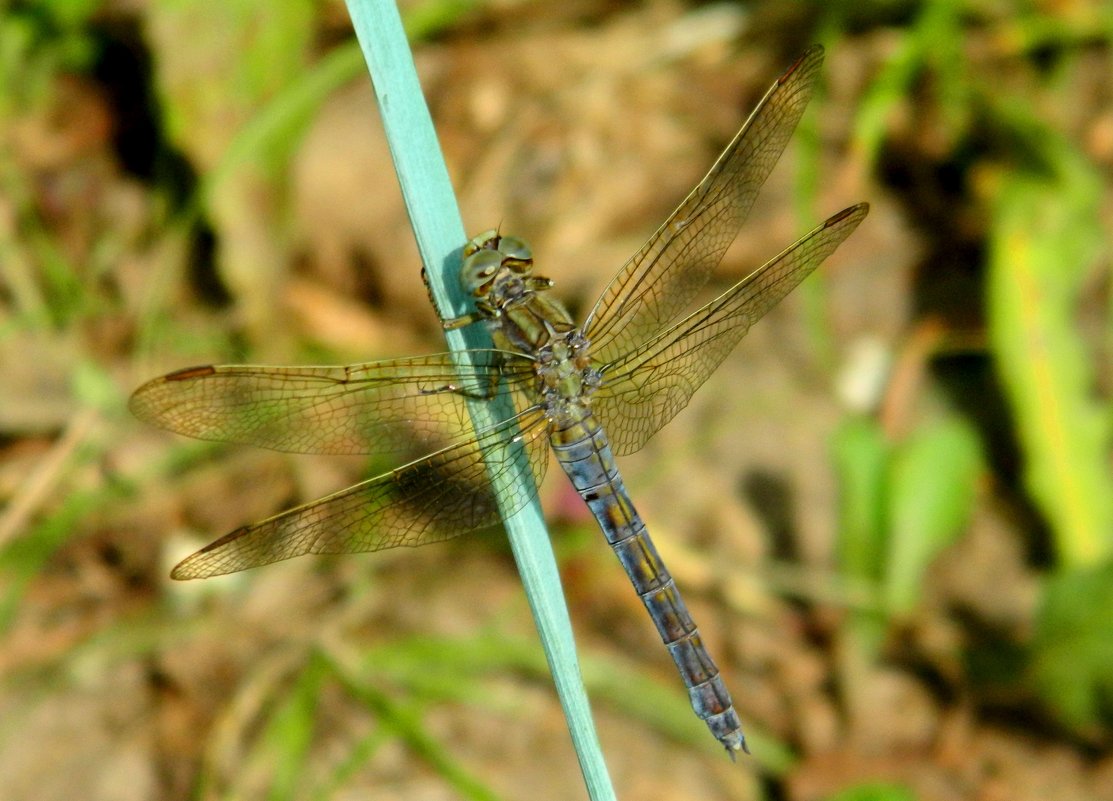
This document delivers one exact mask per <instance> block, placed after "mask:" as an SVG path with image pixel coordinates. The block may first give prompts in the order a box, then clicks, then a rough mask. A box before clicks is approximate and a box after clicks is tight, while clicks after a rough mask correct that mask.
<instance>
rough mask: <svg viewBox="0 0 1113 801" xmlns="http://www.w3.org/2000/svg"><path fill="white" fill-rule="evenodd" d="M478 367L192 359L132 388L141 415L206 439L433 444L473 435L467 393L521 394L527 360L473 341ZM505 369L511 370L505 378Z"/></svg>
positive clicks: (434, 358) (344, 448) (417, 449)
mask: <svg viewBox="0 0 1113 801" xmlns="http://www.w3.org/2000/svg"><path fill="white" fill-rule="evenodd" d="M471 355H472V357H473V359H474V361H475V362H476V363H477V366H475V367H468V368H459V367H457V366H456V360H455V359H454V358H453V355H452V354H450V353H438V354H433V355H429V356H418V357H413V358H406V359H390V360H385V361H378V362H368V363H366V364H354V365H349V366H347V367H262V366H251V365H222V366H207V367H191V368H188V369H186V370H178V371H177V372H174V373H170V374H169V375H166V376H163V377H161V378H156V379H154V380H153V381H149V382H147V383H146V384H144V385H143V386H141V387H140V388H139V389H137V390H136V391H135V394H133V395H132V396H131V400H130V402H129V407H130V408H131V411H132V413H133V414H135V416H136V417H138V418H139V419H140V420H144V421H146V422H149V423H153V424H155V425H157V426H160V427H162V428H165V429H168V430H170V431H174V432H177V433H179V434H185V435H186V436H190V437H195V438H197V439H205V440H215V441H220V442H236V443H242V444H248V445H257V446H259V447H263V448H270V449H272V450H279V451H287V452H292V453H328V454H368V453H399V452H402V453H405V454H408V455H409V456H410V457H413V456H417V455H420V454H423V453H428V452H430V451H433V450H437V449H440V448H443V447H445V446H446V445H447V444H449V443H451V442H454V441H458V440H461V439H466V438H468V437H471V436H473V432H472V430H471V422H470V419H469V417H468V411H467V405H466V401H467V398H468V396H469V395H470V396H472V397H484V398H490V399H493V398H495V397H497V396H499V395H502V394H505V393H508V392H509V393H513V394H515V395H516V396H517V398H518V402H519V405H518V409H519V410H520V411H524V409H525V408H527V407H528V406H529V405H530V404H529V402H528V401H525V400H523V398H524V397H525V396H524V395H523V393H524V392H527V391H528V386H529V378H530V375H531V368H530V363H529V361H528V360H526V359H524V358H522V357H520V356H515V355H514V354H508V353H502V352H500V351H494V350H489V351H488V350H477V351H471ZM500 379H506V380H505V381H502V380H500Z"/></svg>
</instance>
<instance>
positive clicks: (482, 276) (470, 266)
mask: <svg viewBox="0 0 1113 801" xmlns="http://www.w3.org/2000/svg"><path fill="white" fill-rule="evenodd" d="M502 259H503V255H502V254H501V253H499V252H498V251H497V250H480V251H478V252H476V253H473V254H471V255H470V256H468V257H467V258H466V259H464V266H463V267H462V268H461V269H460V283H461V284H462V285H463V287H464V290H465V291H466V292H469V293H471V292H474V291H475V290H477V289H479V288H481V287H482V286H483V285H484V284H486V283H487V282H488V281H490V280H491V278H492V277H493V276H494V274H495V272H496V271H497V270H498V269H499V267H500V266H502Z"/></svg>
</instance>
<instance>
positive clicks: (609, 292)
mask: <svg viewBox="0 0 1113 801" xmlns="http://www.w3.org/2000/svg"><path fill="white" fill-rule="evenodd" d="M822 63H823V48H822V47H820V46H819V45H816V46H814V47H812V48H810V49H809V50H808V51H807V52H805V53H804V55H803V56H801V57H800V59H799V60H798V61H797V62H796V63H795V64H793V65H792V67H791V68H789V70H788V71H787V72H786V73H785V74H784V75H782V76H781V77H780V79H779V80H778V81H777V82H776V83H775V84H773V86H772V87H770V89H769V91H768V92H766V93H765V96H764V97H763V98H762V99H761V102H760V103H758V105H757V108H755V109H754V111H753V113H752V114H750V117H749V119H747V120H746V123H745V125H743V126H742V129H741V130H740V131H739V132H738V133H737V135H735V137H734V140H733V141H732V142H731V143H730V144H729V145H728V146H727V148H726V150H725V151H723V154H722V155H721V156H719V159H718V160H717V161H716V162H715V165H714V166H713V167H712V168H711V170H710V172H708V173H707V175H706V177H704V179H703V180H702V181H701V182H700V183H699V185H698V186H697V187H696V188H695V189H693V190H692V192H691V194H689V195H688V197H687V198H685V200H684V202H683V203H681V204H680V206H679V208H677V209H676V211H674V212H673V213H672V215H671V216H670V217H669V218H668V220H666V221H665V223H664V224H663V225H662V226H661V227H660V228H659V229H658V230H657V232H656V233H655V234H653V236H651V237H650V238H649V241H648V242H646V243H645V244H644V245H643V246H642V248H641V250H639V251H638V252H637V253H635V254H634V256H633V257H632V258H631V259H630V260H629V261H628V262H627V263H626V265H625V266H624V267H623V268H622V269H621V270H619V272H618V274H617V275H616V276H615V277H614V278H613V279H612V280H611V283H610V285H608V287H607V289H606V291H604V292H603V295H602V297H600V298H599V301H598V302H597V303H596V304H595V308H594V309H592V311H591V314H590V315H588V318H587V322H586V323H585V325H584V333H585V334H586V336H587V338H588V340H589V341H590V342H591V343H592V350H593V352H594V354H595V356H596V358H597V359H599V360H600V361H602V362H604V363H606V362H610V361H614V360H615V359H617V358H619V357H621V356H622V355H623V354H625V353H626V352H627V351H630V350H633V349H635V348H637V347H638V346H640V345H641V344H642V343H643V342H645V341H646V340H647V339H649V338H650V337H652V336H653V335H655V334H657V333H658V332H660V331H661V329H662V328H664V327H665V326H667V325H668V324H669V323H670V322H671V321H672V320H673V318H675V317H676V315H678V314H679V313H680V312H682V311H683V310H684V309H685V308H686V307H687V305H688V303H689V302H690V301H691V300H692V298H694V297H695V295H696V293H698V292H699V291H700V289H702V288H703V286H704V284H706V283H707V279H708V277H709V276H710V274H711V271H712V270H713V269H714V268H715V266H716V265H717V264H718V263H719V261H720V260H722V258H723V254H724V253H725V252H726V250H727V247H728V246H729V245H730V243H731V242H732V241H734V237H735V236H736V234H737V233H738V229H739V228H740V227H741V226H742V223H743V222H744V221H745V219H746V216H747V215H748V214H749V213H750V208H751V206H753V203H754V198H755V197H756V196H757V193H758V190H759V189H760V188H761V185H762V184H764V183H765V179H766V178H767V177H768V176H769V173H770V172H771V171H772V169H773V165H775V164H776V163H777V159H779V158H780V156H781V152H782V151H783V150H784V148H785V145H786V144H787V143H788V140H789V138H790V137H791V136H792V132H793V130H794V129H795V128H796V124H797V123H798V122H799V121H800V117H801V116H802V115H803V113H804V107H805V106H807V104H808V100H809V99H810V98H811V96H812V90H813V88H814V86H815V82H816V77H817V75H818V73H819V68H820V65H821V64H822Z"/></svg>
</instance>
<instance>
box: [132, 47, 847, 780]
mask: <svg viewBox="0 0 1113 801" xmlns="http://www.w3.org/2000/svg"><path fill="white" fill-rule="evenodd" d="M822 62H823V49H822V47H820V46H818V45H817V46H813V47H812V48H810V49H809V50H807V51H806V52H805V53H804V54H803V55H802V56H801V57H800V58H799V59H798V60H797V61H796V63H795V64H793V65H792V66H791V67H790V68H789V69H788V71H786V72H785V73H784V74H783V75H782V76H781V77H780V78H779V79H778V80H777V81H776V83H774V84H773V86H772V87H770V89H769V90H768V91H767V92H766V94H765V95H764V97H763V98H762V99H761V101H760V102H759V103H758V105H757V107H756V108H755V109H754V111H753V112H752V114H751V115H750V117H749V118H748V119H747V121H746V122H745V124H744V125H743V126H742V128H741V130H740V131H739V132H738V133H737V135H736V136H735V137H734V139H733V140H732V141H731V142H730V144H729V145H728V146H727V148H726V150H725V151H724V152H723V153H722V154H721V155H720V156H719V158H718V159H717V160H716V162H715V164H714V166H712V168H711V170H710V171H709V172H708V173H707V175H706V176H705V177H704V178H703V180H702V181H700V183H699V184H698V185H697V186H696V187H695V189H693V190H692V192H691V193H690V194H689V195H688V196H687V198H685V199H684V201H683V202H682V203H681V204H680V206H679V207H678V208H677V209H676V210H675V211H674V212H673V213H672V214H671V215H670V216H669V218H668V219H667V220H666V221H665V223H664V224H663V225H661V227H660V228H659V229H657V231H656V232H655V233H654V234H653V235H652V236H651V237H650V238H649V240H648V241H647V242H646V243H645V245H643V246H642V248H641V249H640V250H639V251H638V252H637V253H635V254H634V255H633V256H632V257H631V258H630V259H629V260H628V261H627V262H626V264H625V265H624V266H623V267H622V269H621V270H619V271H618V273H617V275H615V276H614V278H613V279H611V281H610V283H609V285H608V286H607V287H606V290H605V291H604V292H603V294H602V296H601V297H600V298H599V300H598V302H597V303H596V304H595V306H594V308H593V309H592V310H591V312H590V313H589V314H588V316H587V319H586V320H585V321H584V323H583V324H582V325H576V323H575V322H574V321H573V320H572V318H571V316H570V315H569V313H568V311H567V310H566V309H565V307H564V306H563V305H562V304H561V303H560V302H559V301H557V300H555V299H553V297H552V296H551V295H550V294H549V290H550V289H551V288H552V286H553V282H552V281H551V280H550V279H548V278H545V277H542V276H540V275H538V274H536V273H534V269H533V255H532V252H531V250H530V248H529V246H528V245H527V244H526V243H525V242H524V241H522V240H521V239H518V238H515V237H512V236H503V235H501V234H500V233H499V232H498V231H486V232H484V233H482V234H480V235H479V236H477V237H475V238H474V239H472V240H471V241H470V242H468V243H467V244H466V245H465V247H464V249H463V262H462V267H461V271H460V280H461V283H462V285H463V287H464V289H465V290H466V291H467V292H468V293H469V294H470V296H471V298H472V299H473V303H474V311H472V312H470V313H467V314H465V315H462V316H459V317H454V318H450V319H446V320H442V323H443V325H444V327H445V328H446V329H453V328H461V327H463V326H466V325H471V324H481V325H484V326H485V327H486V329H487V330H488V332H489V334H490V337H491V339H492V340H493V343H494V347H493V348H488V349H482V348H479V349H474V350H469V351H467V354H466V355H467V360H466V363H465V362H463V361H461V359H460V358H459V356H458V355H454V354H452V353H439V354H432V355H426V356H417V357H410V358H399V359H389V360H384V361H373V362H367V363H363V364H353V365H349V366H330V367H317V366H309V367H272V366H252V365H209V366H204V367H191V368H187V369H184V370H179V371H177V372H173V373H170V374H168V375H165V376H162V377H161V378H156V379H154V380H152V381H149V382H147V383H146V384H144V385H143V386H141V387H140V388H139V389H138V390H136V392H135V393H134V394H133V395H132V397H131V401H130V408H131V410H132V412H133V413H134V414H135V415H136V416H138V417H139V418H140V419H142V420H144V421H149V422H151V423H154V424H156V425H158V426H161V427H163V428H165V429H168V430H170V431H173V432H177V433H179V434H184V435H187V436H190V437H195V438H199V439H204V440H215V441H224V442H232V443H241V444H250V445H255V446H262V447H265V448H270V449H274V450H278V451H287V452H294V453H316V454H389V455H392V456H394V457H395V458H397V459H398V460H399V461H400V462H402V463H401V465H400V466H399V467H397V468H395V469H393V470H390V471H389V472H385V473H382V474H381V475H377V476H375V477H373V478H370V479H367V480H365V481H363V482H361V483H358V484H356V485H354V486H352V487H349V488H347V489H344V490H341V491H339V492H336V493H333V494H331V495H328V496H326V497H323V498H320V499H318V500H314V501H311V502H308V503H305V504H303V505H301V506H298V507H296V508H293V509H290V510H288V511H284V512H282V513H280V514H277V515H274V516H272V517H269V518H267V519H266V520H263V521H261V522H258V523H253V524H251V525H247V526H243V527H241V528H238V529H236V530H235V531H232V532H231V533H229V534H227V535H225V536H223V537H221V538H220V539H218V540H216V541H215V542H213V543H211V544H209V545H208V546H206V547H204V548H202V549H201V550H199V551H197V552H196V553H194V554H192V555H191V556H189V557H187V558H186V559H185V560H183V561H182V562H181V563H179V564H178V565H177V566H176V567H175V568H174V569H173V572H172V573H171V576H172V577H173V578H175V579H196V578H206V577H210V576H217V575H222V574H227V573H233V572H236V571H240V570H245V569H247V568H253V567H258V566H260V565H265V564H268V563H272V562H276V561H279V560H283V559H289V558H291V557H295V556H300V555H303V554H339V553H355V552H369V551H379V550H383V549H386V548H394V547H398V546H417V545H424V544H426V543H430V542H436V541H442V540H446V539H449V538H451V537H455V536H457V535H460V534H463V533H465V532H468V531H473V530H476V529H482V528H487V527H490V526H493V525H496V524H498V522H499V520H500V517H499V506H498V504H497V503H496V500H495V494H494V491H493V490H492V481H494V480H497V479H498V478H499V477H502V476H509V475H517V474H518V471H521V470H523V469H524V467H525V466H527V465H528V470H529V472H530V473H531V474H532V478H533V481H532V482H526V484H527V485H529V486H530V487H531V489H528V490H518V491H517V494H516V495H512V496H511V497H510V498H509V499H507V500H506V501H504V507H503V512H504V513H507V512H510V511H514V510H517V509H520V508H521V507H522V506H523V505H525V504H526V503H528V502H529V501H530V500H531V499H532V497H533V495H534V494H535V493H536V485H537V484H538V483H540V481H541V479H542V477H543V476H544V473H545V470H546V467H547V465H548V464H549V461H550V453H552V454H554V455H555V457H556V461H557V462H558V463H559V464H560V465H561V467H562V468H563V469H564V472H565V473H566V474H567V476H568V478H569V479H570V480H571V482H572V484H573V486H574V487H575V489H576V491H577V492H578V494H579V495H580V496H581V497H582V498H583V500H584V502H585V503H586V504H587V506H588V507H589V509H590V510H591V512H592V513H593V514H594V516H595V518H596V520H597V521H598V523H599V527H600V528H601V529H602V532H603V534H604V536H605V538H606V540H607V542H608V543H609V544H610V546H611V548H612V549H613V550H614V552H615V554H616V555H617V556H618V559H619V561H620V562H621V564H622V566H623V567H624V568H625V570H626V572H627V574H628V575H629V578H630V581H631V582H632V583H633V585H634V589H635V590H636V592H637V594H638V596H639V597H640V598H641V600H642V602H643V604H644V605H645V608H646V609H647V610H648V612H649V615H650V617H651V618H652V620H653V622H654V623H655V624H656V628H657V631H658V633H659V635H660V637H661V640H662V641H663V642H664V644H665V646H666V648H667V650H668V652H669V654H670V655H671V656H672V659H673V661H674V662H675V664H676V667H677V669H678V671H679V673H680V677H681V679H682V681H683V683H684V685H685V687H686V689H687V691H688V695H689V699H690V701H691V705H692V708H693V710H694V711H695V713H696V715H697V716H699V718H700V719H702V720H703V721H704V722H705V723H706V725H707V727H708V728H709V729H710V731H711V733H712V734H713V735H714V736H715V738H716V739H717V740H718V741H719V742H720V743H721V744H722V745H723V746H724V747H725V748H726V749H727V752H728V754H730V756H731V758H732V759H733V758H734V757H735V755H736V753H737V752H739V751H744V752H746V753H749V749H748V748H747V745H746V739H745V736H744V734H743V732H742V724H741V721H740V720H739V716H738V714H737V712H736V711H735V709H734V704H733V701H732V699H731V696H730V693H729V692H728V691H727V688H726V686H725V684H724V682H723V679H722V676H721V674H720V671H719V668H718V667H717V666H716V664H715V662H714V660H713V659H712V658H711V655H710V654H709V653H708V652H707V649H706V648H705V647H704V644H703V642H702V640H701V638H700V633H699V629H698V628H697V627H696V624H695V622H694V621H693V620H692V616H691V615H690V614H689V612H688V609H687V608H686V606H685V604H684V601H683V599H682V598H681V596H680V593H679V591H678V590H677V587H676V583H675V581H674V580H673V578H672V576H671V575H670V574H669V571H668V569H667V568H666V567H665V564H664V562H663V561H662V560H661V557H660V555H659V554H658V552H657V549H656V547H655V546H654V544H653V541H652V540H651V539H650V536H649V532H648V531H647V529H646V525H645V522H644V521H643V520H642V518H641V516H640V515H639V513H638V511H637V510H636V508H635V507H634V503H633V501H632V500H631V499H630V496H629V494H628V493H627V490H626V487H625V485H624V483H623V480H622V478H621V476H620V474H619V472H618V469H617V467H616V463H615V457H616V456H622V455H625V454H629V453H633V452H634V451H637V450H638V449H639V448H641V447H642V446H643V445H644V444H645V443H646V441H647V440H649V438H650V437H652V436H653V434H654V433H656V432H657V431H658V430H659V429H660V428H661V427H662V426H664V425H665V424H666V423H667V422H668V421H669V420H671V419H672V418H673V416H674V415H676V414H677V413H678V412H679V411H680V410H681V409H683V408H684V407H685V406H686V405H687V403H688V401H689V399H690V398H691V397H692V394H693V393H694V392H695V391H696V389H697V388H698V387H699V386H700V385H701V384H703V382H704V381H705V380H706V379H707V378H708V377H709V376H710V375H711V373H712V372H713V371H714V370H715V369H716V368H717V367H718V365H719V364H720V363H721V362H722V361H723V359H724V358H726V356H727V354H728V353H729V352H730V351H731V350H732V349H733V348H734V347H735V345H736V344H737V343H738V341H739V340H740V339H741V338H742V337H743V336H744V335H745V334H746V332H747V330H749V328H750V326H751V325H752V324H753V323H754V322H755V321H756V320H757V319H758V318H760V317H761V316H762V315H764V314H765V313H766V312H767V311H769V309H770V308H772V307H773V306H774V305H776V304H777V303H778V302H779V301H780V300H781V299H782V298H784V297H785V296H786V295H787V294H788V293H789V292H790V291H791V290H792V289H793V288H794V287H796V285H797V284H799V283H800V282H801V281H802V280H803V279H804V278H805V277H806V276H807V275H809V274H810V273H811V272H812V271H813V270H814V269H815V268H816V267H817V266H818V265H819V264H820V263H821V262H822V261H823V260H824V259H825V258H827V257H828V256H829V255H830V254H831V253H832V252H834V250H835V249H836V248H837V247H838V246H839V244H841V243H842V241H843V240H844V239H846V237H847V236H849V235H850V233H851V232H852V231H854V229H855V228H856V227H857V226H858V224H859V223H861V222H862V220H863V219H864V218H865V216H866V213H867V211H868V206H867V205H866V204H864V203H862V204H858V205H854V206H850V207H849V208H846V209H844V210H842V211H840V212H838V213H837V214H835V215H833V216H832V217H830V218H829V219H827V220H826V221H825V222H823V223H822V224H821V225H819V226H818V227H816V228H815V229H813V230H812V231H810V232H809V233H807V234H805V235H804V236H803V237H802V238H800V239H799V240H798V241H797V242H795V243H794V244H792V245H790V246H789V247H787V248H785V249H784V250H783V251H781V252H780V253H779V254H777V255H776V256H774V257H773V258H772V259H770V260H769V261H767V262H766V263H765V264H764V265H762V266H761V267H759V268H758V269H756V270H754V271H753V272H752V273H750V274H749V275H748V276H746V277H745V278H743V279H742V280H741V281H739V282H738V283H736V284H734V285H733V286H731V287H730V288H729V289H727V290H726V291H725V292H723V293H722V294H720V295H719V296H718V297H716V298H714V299H713V300H711V301H710V302H708V303H706V304H705V305H703V306H700V307H699V308H696V309H695V310H694V311H692V312H690V313H688V314H685V313H684V312H685V311H686V310H687V308H688V307H689V306H691V305H694V302H695V298H696V295H697V293H698V292H700V290H702V289H703V288H704V287H705V285H706V284H707V282H708V280H709V278H710V275H711V272H712V270H713V269H714V268H715V267H716V266H717V265H718V263H719V262H720V260H721V259H722V257H723V254H724V253H725V251H726V249H727V247H728V246H729V245H730V243H731V242H732V241H733V240H734V238H735V236H736V234H737V232H738V229H739V228H740V227H741V225H742V223H743V221H744V220H745V219H746V217H747V216H748V214H749V212H750V209H751V206H752V205H753V202H754V198H755V197H756V195H757V193H758V190H759V189H760V188H761V186H762V184H763V183H764V182H765V180H766V178H767V177H768V175H769V173H770V171H771V170H772V169H773V166H774V164H775V163H776V162H777V160H778V158H779V157H780V155H781V153H782V151H783V150H784V148H785V146H786V144H787V142H788V140H789V138H790V137H791V135H792V132H793V130H794V129H795V128H796V125H797V123H798V122H799V120H800V118H801V116H802V114H803V112H804V108H805V106H806V105H807V103H808V100H809V99H810V97H811V95H812V93H813V90H814V87H815V84H816V82H817V80H818V76H819V71H820V67H821V64H822ZM506 401H509V402H510V404H511V405H508V406H506V407H505V408H507V409H510V410H512V411H511V412H509V413H507V414H505V415H503V416H501V417H496V422H493V423H489V424H486V425H484V426H482V427H481V428H479V429H478V430H477V429H476V428H474V427H473V426H472V424H471V419H470V416H469V413H468V405H469V403H477V402H479V403H484V402H492V403H494V402H506ZM522 453H524V454H525V457H526V458H525V459H522V458H520V456H519V454H522ZM503 483H505V482H503Z"/></svg>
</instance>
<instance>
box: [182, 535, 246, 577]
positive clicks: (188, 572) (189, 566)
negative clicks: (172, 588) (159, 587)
mask: <svg viewBox="0 0 1113 801" xmlns="http://www.w3.org/2000/svg"><path fill="white" fill-rule="evenodd" d="M249 531H250V527H249V526H240V527H239V528H237V529H236V530H235V531H230V532H228V533H227V534H225V535H224V536H223V537H221V538H220V539H218V540H214V541H212V542H210V543H209V544H208V545H206V546H205V547H204V548H202V549H201V550H199V551H195V552H194V553H191V554H190V555H189V556H187V557H186V558H185V559H183V560H182V561H180V562H178V564H176V565H174V569H173V570H171V571H170V578H172V579H174V580H175V581H189V580H190V579H199V578H212V577H213V576H223V575H225V574H226V573H235V572H237V570H238V569H239V568H233V569H222V568H223V566H222V565H221V563H220V562H215V563H214V562H213V561H212V560H211V559H206V558H205V557H206V556H208V555H209V554H211V553H212V552H213V551H215V550H216V549H218V548H221V547H223V546H225V545H227V544H228V543H230V542H232V541H234V540H238V539H239V538H240V537H242V536H244V535H245V534H247V533H248V532H249Z"/></svg>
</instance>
